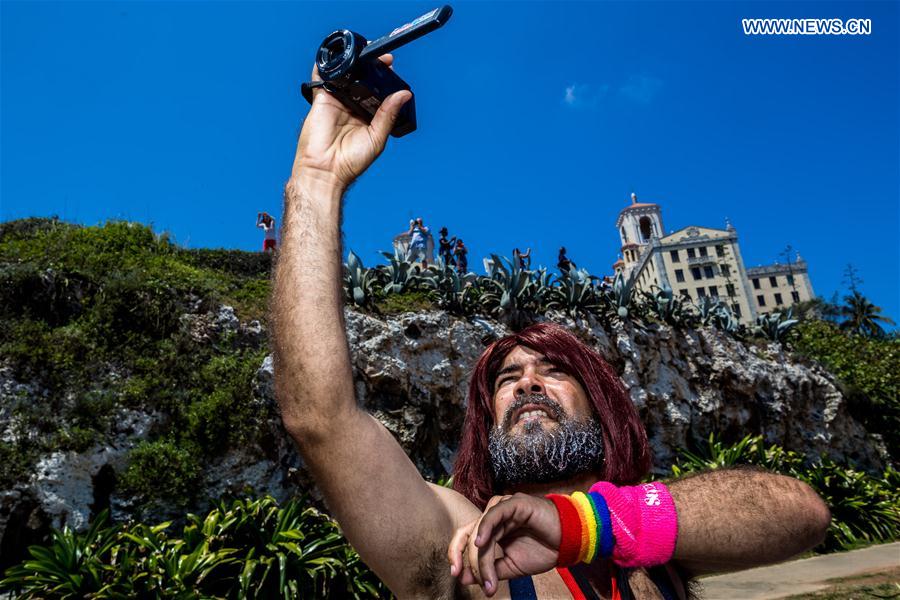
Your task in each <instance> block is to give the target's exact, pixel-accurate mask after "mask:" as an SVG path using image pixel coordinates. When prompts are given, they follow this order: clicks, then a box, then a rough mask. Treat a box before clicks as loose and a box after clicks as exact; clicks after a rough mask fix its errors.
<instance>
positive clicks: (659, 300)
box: [643, 286, 690, 327]
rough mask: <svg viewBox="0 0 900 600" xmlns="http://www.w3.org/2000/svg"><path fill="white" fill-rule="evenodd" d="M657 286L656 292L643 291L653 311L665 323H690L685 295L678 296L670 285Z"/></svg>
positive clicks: (675, 324)
mask: <svg viewBox="0 0 900 600" xmlns="http://www.w3.org/2000/svg"><path fill="white" fill-rule="evenodd" d="M653 287H654V288H655V292H654V293H652V294H651V293H649V292H643V295H644V298H645V299H646V300H647V305H648V306H649V307H650V310H651V312H652V313H653V314H654V315H655V316H656V317H657V318H658V319H660V320H661V321H663V322H664V323H668V324H669V325H672V326H674V327H680V326H682V325H685V324H687V323H689V321H690V313H689V311H688V308H687V307H686V305H685V300H684V297H683V296H676V295H675V293H674V292H673V291H672V290H671V288H669V287H658V286H653Z"/></svg>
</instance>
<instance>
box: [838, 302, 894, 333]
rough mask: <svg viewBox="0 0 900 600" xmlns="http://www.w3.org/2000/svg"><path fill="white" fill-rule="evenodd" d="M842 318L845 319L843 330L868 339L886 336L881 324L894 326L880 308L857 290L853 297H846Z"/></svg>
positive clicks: (842, 323)
mask: <svg viewBox="0 0 900 600" xmlns="http://www.w3.org/2000/svg"><path fill="white" fill-rule="evenodd" d="M841 316H842V317H843V318H844V321H842V322H841V329H844V330H848V331H850V332H851V333H857V334H859V335H865V336H868V337H883V336H884V329H883V328H882V327H881V324H880V323H884V324H885V325H894V321H893V320H891V319H890V318H888V317H886V316H884V315H882V314H881V307H880V306H875V305H874V304H872V303H871V302H869V300H868V298H866V297H865V296H863V295H862V294H860V293H859V292H858V291H856V290H854V292H853V293H852V294H851V295H849V296H844V305H843V306H841ZM879 322H880V323H879Z"/></svg>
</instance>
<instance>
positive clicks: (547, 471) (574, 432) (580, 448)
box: [488, 394, 603, 487]
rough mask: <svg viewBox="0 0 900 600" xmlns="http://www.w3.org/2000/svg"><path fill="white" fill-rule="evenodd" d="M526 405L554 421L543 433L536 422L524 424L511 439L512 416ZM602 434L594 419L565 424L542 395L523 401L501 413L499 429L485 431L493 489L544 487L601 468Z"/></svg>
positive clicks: (563, 416)
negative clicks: (531, 484) (498, 487)
mask: <svg viewBox="0 0 900 600" xmlns="http://www.w3.org/2000/svg"><path fill="white" fill-rule="evenodd" d="M526 404H535V405H538V406H541V407H543V408H545V409H546V410H547V412H548V413H549V415H550V416H551V417H552V418H553V419H554V420H555V421H556V423H557V425H556V427H555V428H554V429H546V428H544V426H543V423H542V422H541V421H533V422H529V423H526V424H525V426H524V427H522V429H521V432H520V433H518V434H511V433H510V430H511V428H512V425H513V423H512V417H513V414H514V413H515V412H516V411H517V410H518V409H520V408H522V407H523V406H525V405H526ZM602 433H603V430H602V428H601V427H600V422H599V421H598V420H597V418H596V417H595V416H592V417H591V418H590V419H589V420H587V421H576V420H574V419H570V418H568V417H567V416H566V414H565V412H563V410H562V407H561V406H560V405H559V404H558V403H557V402H555V401H553V400H551V399H550V398H548V397H547V396H545V395H543V394H531V395H529V396H523V397H521V398H518V399H517V400H516V401H515V402H513V403H512V404H511V405H510V406H509V408H507V410H506V414H505V415H504V418H503V422H502V425H501V427H499V428H497V427H494V428H492V429H491V433H490V439H489V440H488V452H489V453H490V456H491V470H492V471H493V474H494V481H495V482H496V484H497V485H498V486H501V487H502V486H509V485H516V484H520V483H548V482H551V481H561V480H564V479H569V478H571V477H573V476H575V475H579V474H581V473H587V472H590V471H594V470H597V469H598V468H599V467H600V466H601V465H602V464H603V435H602Z"/></svg>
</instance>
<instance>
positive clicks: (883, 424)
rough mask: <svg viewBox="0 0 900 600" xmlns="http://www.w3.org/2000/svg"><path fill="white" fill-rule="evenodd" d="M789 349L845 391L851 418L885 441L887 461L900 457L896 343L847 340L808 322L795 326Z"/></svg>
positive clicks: (899, 346) (899, 352)
mask: <svg viewBox="0 0 900 600" xmlns="http://www.w3.org/2000/svg"><path fill="white" fill-rule="evenodd" d="M793 346H794V350H795V352H796V353H797V354H799V355H801V356H804V357H806V358H809V359H812V360H815V361H817V362H819V363H821V365H822V366H823V367H825V368H826V369H828V370H829V371H831V372H832V373H834V374H835V375H836V376H837V377H838V378H839V379H840V380H841V381H842V382H843V383H844V384H845V385H846V387H847V389H846V392H847V396H848V399H849V400H850V404H849V406H850V410H851V413H852V414H853V416H854V417H856V418H857V419H859V420H860V421H862V422H863V423H864V424H865V426H866V427H867V428H868V429H869V430H870V431H873V432H877V433H880V434H881V435H882V436H883V437H884V439H885V442H886V444H887V447H888V451H889V452H890V453H891V456H893V457H894V458H895V459H896V458H898V457H900V392H898V390H900V339H873V338H867V337H863V336H858V335H849V334H847V333H844V332H842V331H841V330H840V329H839V328H838V326H836V325H834V324H832V323H828V322H826V321H818V320H811V321H804V322H803V323H801V324H799V325H798V326H797V328H796V335H795V337H794V341H793Z"/></svg>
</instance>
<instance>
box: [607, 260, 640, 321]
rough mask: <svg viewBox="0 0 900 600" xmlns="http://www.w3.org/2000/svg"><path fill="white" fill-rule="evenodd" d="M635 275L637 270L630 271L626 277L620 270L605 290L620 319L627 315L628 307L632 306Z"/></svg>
mask: <svg viewBox="0 0 900 600" xmlns="http://www.w3.org/2000/svg"><path fill="white" fill-rule="evenodd" d="M636 275H637V271H636V270H635V271H632V272H631V274H630V275H629V276H628V279H625V277H624V276H623V275H622V272H621V271H620V272H618V273H616V278H615V279H614V280H613V284H612V287H611V288H609V289H608V291H607V294H608V297H609V299H610V301H611V302H612V305H613V307H614V308H615V309H616V314H617V315H618V316H619V318H621V319H624V318H626V317H628V311H629V308H631V306H632V300H633V296H634V284H635V281H636V280H637V278H636Z"/></svg>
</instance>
